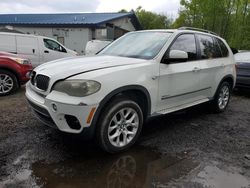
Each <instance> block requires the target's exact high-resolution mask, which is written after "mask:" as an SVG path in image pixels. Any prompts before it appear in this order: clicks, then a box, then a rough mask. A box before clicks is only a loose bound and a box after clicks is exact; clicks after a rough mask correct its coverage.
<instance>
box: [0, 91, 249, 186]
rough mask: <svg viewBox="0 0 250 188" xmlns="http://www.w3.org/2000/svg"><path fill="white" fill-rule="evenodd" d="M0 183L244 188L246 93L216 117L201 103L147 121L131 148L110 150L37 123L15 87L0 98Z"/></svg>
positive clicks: (246, 176)
mask: <svg viewBox="0 0 250 188" xmlns="http://www.w3.org/2000/svg"><path fill="white" fill-rule="evenodd" d="M0 187H202V188H207V187H225V188H228V187H232V188H236V187H246V188H250V91H237V92H234V95H233V97H232V99H231V103H230V105H229V107H228V109H227V111H226V112H224V113H221V114H213V113H209V112H208V110H207V106H206V105H201V106H197V107H193V108H190V109H188V110H184V111H180V112H177V113H173V114H170V115H166V116H162V117H158V118H154V119H151V120H150V121H149V122H148V123H146V124H145V126H144V129H143V132H142V135H141V137H140V139H139V141H138V143H137V144H136V145H135V146H134V147H133V148H132V149H130V150H129V151H127V152H125V153H122V154H118V155H109V154H107V153H104V152H103V151H101V150H100V149H99V148H98V147H96V146H95V145H94V144H92V141H88V142H86V141H84V140H82V139H81V138H79V137H77V136H75V135H67V134H62V133H60V132H59V131H57V130H54V129H51V128H48V127H46V126H44V125H43V124H42V123H40V122H39V121H37V120H36V119H35V118H34V116H33V115H32V114H31V112H30V110H29V107H28V106H27V103H26V101H25V97H24V88H21V89H20V90H19V91H18V93H16V94H14V95H11V96H7V97H1V98H0Z"/></svg>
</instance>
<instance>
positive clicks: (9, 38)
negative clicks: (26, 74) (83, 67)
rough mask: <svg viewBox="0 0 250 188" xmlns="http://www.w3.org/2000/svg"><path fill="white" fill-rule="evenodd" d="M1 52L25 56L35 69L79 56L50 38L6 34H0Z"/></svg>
mask: <svg viewBox="0 0 250 188" xmlns="http://www.w3.org/2000/svg"><path fill="white" fill-rule="evenodd" d="M0 51H5V52H10V53H15V54H21V55H24V56H25V57H27V58H29V59H30V60H31V62H32V65H33V67H37V66H38V65H40V64H42V63H45V62H48V61H52V60H55V59H60V58H64V57H70V56H76V54H77V53H76V52H75V51H73V50H70V49H67V48H66V47H65V46H63V45H62V44H60V43H59V42H57V41H56V40H54V39H51V38H48V37H44V36H36V35H29V34H18V33H6V32H0Z"/></svg>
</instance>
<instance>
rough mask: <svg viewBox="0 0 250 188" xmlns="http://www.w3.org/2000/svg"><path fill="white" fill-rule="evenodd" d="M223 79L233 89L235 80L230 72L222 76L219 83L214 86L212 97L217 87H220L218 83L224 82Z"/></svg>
mask: <svg viewBox="0 0 250 188" xmlns="http://www.w3.org/2000/svg"><path fill="white" fill-rule="evenodd" d="M224 81H227V82H228V83H229V84H230V85H231V89H233V87H234V82H235V79H234V76H233V75H232V74H228V75H226V76H224V77H223V78H222V79H221V81H220V83H219V84H218V86H217V88H216V91H215V93H214V96H213V98H214V97H215V95H216V93H217V92H218V89H219V88H220V85H221V84H222V83H223V82H224Z"/></svg>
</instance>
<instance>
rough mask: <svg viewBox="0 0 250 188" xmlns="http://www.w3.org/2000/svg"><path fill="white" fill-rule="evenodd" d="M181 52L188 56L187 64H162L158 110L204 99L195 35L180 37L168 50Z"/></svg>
mask: <svg viewBox="0 0 250 188" xmlns="http://www.w3.org/2000/svg"><path fill="white" fill-rule="evenodd" d="M171 50H181V51H185V52H187V54H188V60H187V61H185V62H181V61H180V62H176V61H175V62H169V63H168V64H163V63H161V64H160V77H159V92H158V93H159V96H158V110H159V111H161V110H167V109H171V108H174V107H179V106H182V105H186V104H191V103H193V102H195V101H199V100H200V99H201V98H202V95H201V91H203V90H204V89H205V88H202V86H201V84H200V62H199V61H198V57H197V47H196V40H195V36H194V34H182V35H180V36H178V37H177V38H176V39H175V41H174V42H173V43H172V45H171V46H170V48H169V49H168V50H167V52H166V54H165V56H168V53H169V52H170V51H171Z"/></svg>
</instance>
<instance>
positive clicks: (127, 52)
mask: <svg viewBox="0 0 250 188" xmlns="http://www.w3.org/2000/svg"><path fill="white" fill-rule="evenodd" d="M171 34H172V33H170V32H160V31H158V32H152V31H151V32H135V33H129V34H127V35H125V36H124V37H122V38H120V39H119V40H117V41H115V42H113V43H112V44H110V45H109V46H108V47H107V48H105V49H104V50H102V51H101V52H100V53H99V54H105V55H112V56H122V57H132V58H141V59H152V58H154V57H155V56H156V55H157V54H158V53H159V52H160V50H161V49H162V47H163V46H164V44H165V43H166V42H167V40H168V39H169V37H170V36H171Z"/></svg>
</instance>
